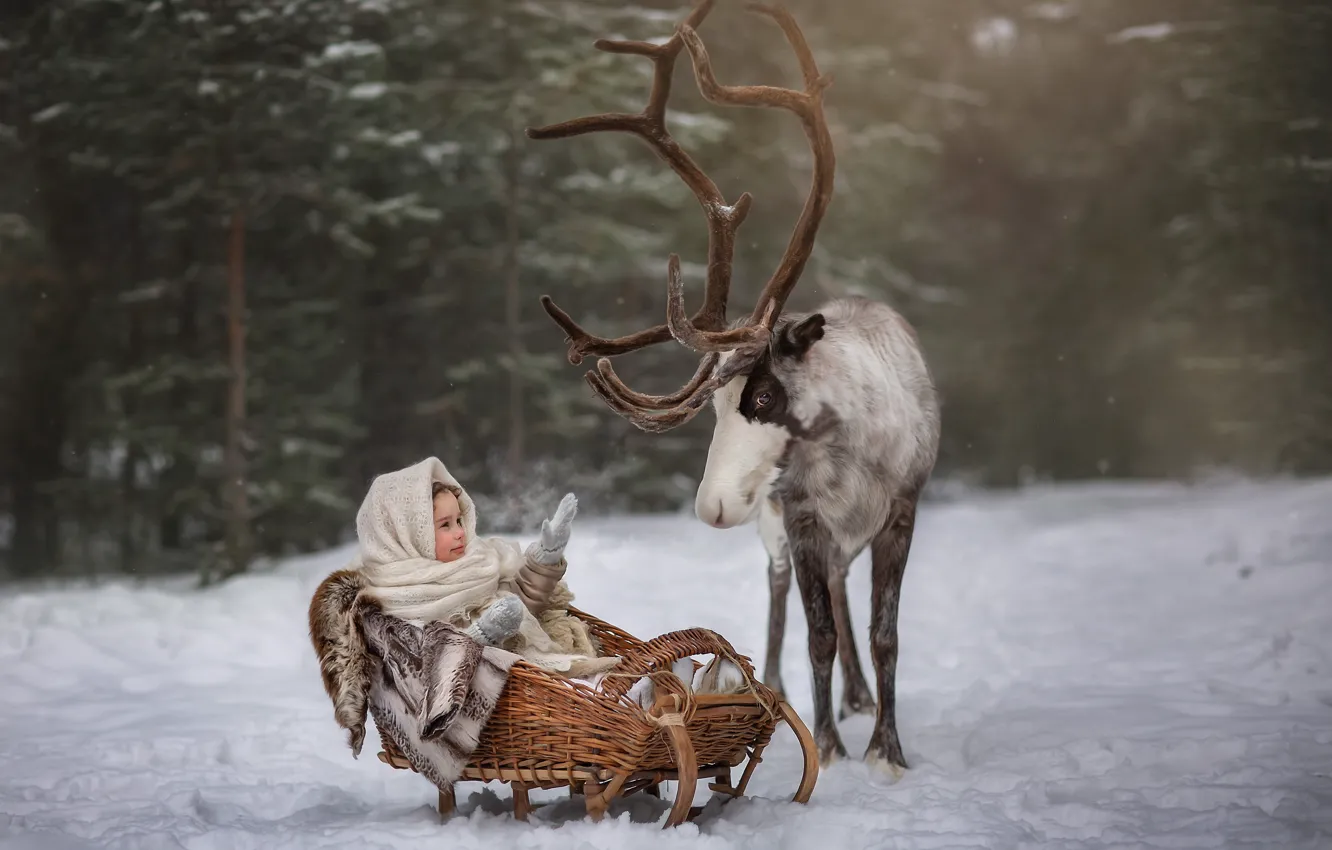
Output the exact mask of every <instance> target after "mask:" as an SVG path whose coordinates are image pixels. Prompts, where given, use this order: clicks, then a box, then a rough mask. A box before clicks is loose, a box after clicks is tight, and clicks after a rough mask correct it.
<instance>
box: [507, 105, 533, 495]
mask: <svg viewBox="0 0 1332 850" xmlns="http://www.w3.org/2000/svg"><path fill="white" fill-rule="evenodd" d="M521 169H522V150H521V149H520V148H519V147H518V132H517V128H516V127H514V126H513V125H510V127H509V150H508V152H507V153H506V154H505V169H504V170H505V178H506V179H505V182H506V186H505V195H506V197H505V210H504V234H505V235H504V321H505V332H506V333H505V336H507V337H508V341H509V359H510V364H509V456H508V463H507V464H506V473H507V474H506V476H505V477H506V478H507V479H508V486H510V487H516V486H517V482H518V481H519V480H520V479H519V476H520V475H521V474H522V467H523V456H524V454H525V448H526V446H525V443H526V438H527V425H526V422H525V421H524V419H523V363H524V362H525V361H526V358H525V354H526V348H525V347H524V345H523V325H522V311H521V307H522V302H521V298H522V291H521V282H522V281H521V269H520V268H519V258H518V249H519V238H520V233H519V230H518V225H519V220H518V209H519V208H518V204H519V202H520V200H521V198H520V197H519V188H520V187H519V183H520V181H521V179H522V172H521Z"/></svg>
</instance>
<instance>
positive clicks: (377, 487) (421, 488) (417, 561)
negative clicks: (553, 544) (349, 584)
mask: <svg viewBox="0 0 1332 850" xmlns="http://www.w3.org/2000/svg"><path fill="white" fill-rule="evenodd" d="M436 481H438V482H439V483H441V484H444V485H445V486H447V487H449V488H450V489H451V490H453V492H454V493H456V494H457V496H458V506H459V508H460V510H461V513H462V521H463V527H464V529H466V532H467V547H466V549H465V550H464V552H463V555H462V557H461V558H459V559H458V560H456V561H452V562H450V563H447V564H446V563H441V562H440V561H437V560H435V521H434V500H433V499H432V497H431V489H432V486H433V483H434V482H436ZM356 534H357V536H358V537H359V538H360V543H361V546H360V553H359V556H358V563H355V564H353V565H352V567H353V568H354V569H357V570H358V571H359V572H360V573H361V574H362V575H363V576H365V579H366V582H367V584H368V586H367V587H366V588H364V589H363V590H362V591H361V593H362V594H363V595H365V596H366V597H368V598H370V599H374V600H375V601H377V602H378V603H379V604H380V605H381V606H382V608H383V611H384V613H385V614H388V615H389V616H392V617H398V618H400V619H403V620H407V621H409V622H413V623H416V624H417V625H424V624H425V623H429V622H434V621H442V622H447V623H451V624H453V625H455V626H459V627H464V626H466V625H467V624H468V623H470V622H471V621H472V620H473V619H475V617H476V616H478V615H479V614H480V613H481V612H482V611H484V610H485V609H486V608H487V607H488V606H489V605H490V604H491V603H493V602H494V601H495V600H496V599H497V598H498V597H499V594H500V593H503V592H507V593H517V585H516V583H515V579H516V577H517V574H518V569H519V567H521V566H522V565H523V562H524V559H525V555H524V553H523V551H522V549H520V548H519V546H518V544H517V543H515V542H513V541H510V540H505V539H503V538H499V537H487V538H480V537H477V535H476V506H475V504H474V503H473V501H472V498H471V497H470V496H469V495H467V490H466V489H465V488H463V486H462V485H461V484H459V483H458V481H457V479H455V478H454V477H453V476H452V475H451V474H449V471H448V469H446V468H445V466H444V464H443V462H442V461H440V460H439V458H435V457H430V458H426V459H425V460H423V461H421V462H419V463H416V464H414V465H412V466H409V467H407V468H406V469H400V470H398V471H396V472H390V473H386V474H384V475H380V476H378V477H377V478H375V480H374V482H373V483H372V484H371V485H370V491H369V492H368V493H367V494H366V497H365V501H364V502H362V503H361V509H360V511H358V512H357V514H356ZM503 648H504V649H506V650H509V651H511V652H514V653H516V654H517V655H518V656H519V657H521V658H522V659H524V660H525V661H528V662H531V663H533V664H536V665H538V666H540V667H544V668H546V669H548V670H557V671H560V672H563V673H566V674H568V675H570V676H587V675H592V674H595V673H597V672H601V671H603V670H609V669H611V668H612V667H614V666H615V665H616V664H617V663H618V661H619V659H618V658H614V657H610V658H594V657H590V656H587V655H577V654H571V653H568V652H567V651H565V649H564V647H561V646H560V645H559V644H558V643H557V642H555V641H554V640H552V639H551V637H550V635H549V634H547V633H546V631H545V630H544V629H543V628H542V626H541V622H540V621H539V620H538V619H537V618H536V616H534V615H533V614H532V612H531V611H529V610H527V608H526V607H524V608H523V622H522V626H521V628H520V630H519V633H518V634H517V635H516V636H514V637H513V638H511V639H509V640H508V641H506V642H505V644H504V646H503Z"/></svg>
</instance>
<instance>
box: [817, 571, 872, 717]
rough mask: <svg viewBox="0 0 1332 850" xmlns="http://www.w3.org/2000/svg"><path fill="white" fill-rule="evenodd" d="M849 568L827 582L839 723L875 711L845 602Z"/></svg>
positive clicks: (835, 573) (838, 572)
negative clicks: (838, 671) (837, 665)
mask: <svg viewBox="0 0 1332 850" xmlns="http://www.w3.org/2000/svg"><path fill="white" fill-rule="evenodd" d="M849 567H850V565H849V564H848V565H847V566H846V567H842V568H841V569H838V570H836V571H834V572H833V574H832V576H831V577H830V578H829V579H828V590H829V592H830V594H831V595H832V610H833V623H834V624H835V625H836V627H837V657H838V660H839V661H841V663H842V708H841V710H840V711H839V712H838V713H837V719H838V720H844V719H846V718H847V717H849V716H850V715H852V714H870V713H872V712H873V711H874V696H873V695H872V694H871V693H870V689H869V685H867V684H866V683H865V674H864V672H863V671H862V670H861V668H860V651H859V650H857V649H856V637H855V631H854V630H853V629H852V628H851V608H850V606H849V605H848V604H847V600H846V574H847V570H848V569H849Z"/></svg>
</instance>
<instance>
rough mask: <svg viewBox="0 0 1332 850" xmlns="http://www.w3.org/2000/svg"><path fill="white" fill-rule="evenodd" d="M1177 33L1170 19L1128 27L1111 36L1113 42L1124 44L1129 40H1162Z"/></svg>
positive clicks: (1110, 39)
mask: <svg viewBox="0 0 1332 850" xmlns="http://www.w3.org/2000/svg"><path fill="white" fill-rule="evenodd" d="M1174 33H1175V25H1174V24H1172V23H1169V22H1168V21H1162V22H1161V23H1156V24H1142V25H1140V26H1136V27H1126V28H1125V29H1122V30H1120V31H1119V32H1117V33H1115V34H1113V35H1111V36H1110V38H1109V41H1110V43H1111V44H1123V43H1125V42H1128V41H1161V40H1162V39H1166V38H1169V37H1170V36H1171V35H1173V34H1174Z"/></svg>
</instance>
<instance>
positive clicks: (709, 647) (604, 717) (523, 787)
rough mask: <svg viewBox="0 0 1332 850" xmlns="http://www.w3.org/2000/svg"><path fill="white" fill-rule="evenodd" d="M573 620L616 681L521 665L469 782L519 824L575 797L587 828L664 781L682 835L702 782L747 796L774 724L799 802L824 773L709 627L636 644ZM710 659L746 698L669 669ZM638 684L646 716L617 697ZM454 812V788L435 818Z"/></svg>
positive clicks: (804, 734)
mask: <svg viewBox="0 0 1332 850" xmlns="http://www.w3.org/2000/svg"><path fill="white" fill-rule="evenodd" d="M570 613H571V614H573V615H575V616H577V617H578V618H580V619H581V620H583V621H584V622H586V623H587V624H588V627H589V628H590V630H591V632H592V635H593V638H594V639H595V640H596V641H597V642H598V643H599V644H600V646H601V649H602V653H603V654H606V655H618V656H620V657H622V658H623V659H624V661H623V662H622V663H621V665H620V666H619V668H618V669H617V670H616V673H617V675H614V676H611V677H609V678H607V679H606V680H605V681H604V682H603V683H602V686H601V689H600V690H592V689H591V688H589V687H587V686H585V685H582V684H580V683H577V682H571V681H569V680H567V679H564V678H563V677H561V676H558V675H557V674H553V673H549V672H547V671H545V670H541V669H540V668H537V667H535V666H533V665H531V664H527V663H525V662H518V663H516V664H514V665H513V667H512V668H511V669H510V671H509V679H508V683H507V684H506V685H505V688H504V693H503V694H502V696H501V697H500V700H499V704H498V705H497V706H496V707H495V711H494V713H493V714H492V715H491V717H490V721H489V723H487V725H486V728H485V731H484V732H483V733H482V735H481V741H480V743H479V744H478V745H477V748H476V750H475V752H473V753H472V757H471V760H470V761H469V762H468V765H467V768H466V769H465V770H464V772H463V776H462V779H463V780H471V781H483V782H491V781H498V782H506V783H508V784H509V785H510V786H511V788H512V790H513V800H514V815H515V816H516V817H518V818H519V819H520V820H526V818H527V815H528V813H529V812H530V811H531V808H532V807H531V804H530V803H529V801H528V796H527V792H528V790H529V789H532V788H560V787H568V788H569V790H570V793H571V794H581V795H582V796H583V799H584V800H585V802H586V805H587V812H588V814H589V815H590V816H591V817H592V819H593V820H600V819H601V817H602V815H603V814H605V812H606V809H607V808H608V807H609V805H610V803H611V801H612V800H614V799H616V798H617V797H621V796H625V795H627V794H632V793H634V792H635V791H645V792H647V793H649V794H653V795H654V796H655V795H657V794H658V785H659V784H660V783H661V782H663V781H676V782H678V783H679V785H678V790H677V793H676V798H675V804H674V806H673V807H672V809H671V812H670V815H669V817H668V818H667V819H666V824H665V825H666V826H667V827H671V826H677V825H679V824H681V823H683V822H685V821H686V820H688V819H690V818H691V817H693V816H695V815H696V814H697V813H698V811H697V810H696V809H693V808H692V807H691V804H692V802H693V797H694V789H695V786H696V784H697V781H698V779H699V778H700V777H708V778H712V779H714V780H715V781H714V782H712V783H711V784H710V785H709V788H711V789H712V790H713V791H716V792H718V793H720V794H722V795H723V796H724V797H725V798H727V799H730V798H734V797H739V796H742V795H743V794H744V790H745V787H746V785H748V783H749V779H750V776H751V775H752V774H753V772H754V768H755V767H756V766H757V765H758V764H759V762H760V761H762V755H763V750H764V748H765V747H767V745H768V741H769V740H770V739H771V737H772V733H773V730H774V729H775V728H776V725H777V723H778V721H780V720H785V721H786V722H787V723H788V724H789V725H790V726H791V728H792V730H793V731H794V732H795V734H796V736H797V738H799V740H800V745H801V749H802V750H803V753H804V775H803V776H802V777H801V780H800V785H799V787H798V789H797V790H796V793H795V796H794V798H793V799H794V800H795V802H798V803H804V802H807V801H808V800H809V797H810V794H811V793H813V791H814V783H815V781H816V780H817V778H818V770H819V765H818V756H817V753H816V751H815V746H814V740H813V737H812V736H811V735H810V734H809V730H808V729H807V728H806V727H805V724H804V723H803V722H801V720H800V717H799V716H798V715H797V714H796V713H795V711H794V710H793V709H792V708H791V707H790V705H788V704H787V703H786V702H785V700H783V699H782V698H781V697H780V696H779V695H778V694H776V693H775V692H773V691H772V690H771V689H770V688H767V687H766V686H764V685H763V684H762V683H761V682H759V681H758V679H757V677H756V676H755V675H754V669H753V666H752V665H751V664H750V661H749V659H748V658H746V657H744V656H742V655H739V654H737V653H736V652H735V650H734V648H732V646H731V645H730V643H728V642H727V641H726V639H725V638H723V637H721V636H720V635H718V634H716V633H715V632H711V631H708V630H706V629H687V630H685V631H679V632H670V633H669V634H664V635H661V636H660V637H656V638H653V639H652V640H649V641H641V640H639V639H637V638H635V637H634V636H632V635H630V634H628V633H626V632H624V631H622V630H620V629H618V628H616V627H615V626H612V625H611V624H609V623H606V622H604V621H602V620H599V619H597V618H596V617H593V616H591V615H589V614H586V613H584V612H582V611H579V610H577V609H570ZM705 654H716V655H719V656H723V657H726V658H729V659H731V660H732V661H734V662H735V663H736V664H737V665H739V666H740V668H741V670H742V672H743V673H744V675H745V678H746V679H747V683H748V685H749V692H747V693H742V694H725V695H721V694H705V695H697V696H695V695H692V694H690V693H688V692H687V690H686V688H685V687H684V685H683V683H681V682H680V680H679V679H677V678H676V677H675V676H674V675H673V674H671V673H670V668H671V664H672V662H674V661H676V660H678V659H680V658H686V657H688V656H691V655H705ZM621 673H623V674H626V675H618V674H621ZM640 675H651V676H652V677H653V680H654V683H655V684H656V693H657V702H656V704H655V705H654V706H653V708H652V710H651V711H643V710H642V709H641V708H639V707H638V706H636V705H631V704H629V703H626V702H623V701H621V699H620V698H621V697H622V696H623V695H624V694H625V693H626V692H627V691H628V689H629V688H630V687H631V686H632V685H633V683H634V682H635V681H636V680H637V678H638V677H639V676H640ZM380 741H381V742H382V744H383V747H384V751H383V752H381V753H380V754H379V759H380V761H383V762H384V763H386V764H388V765H391V766H392V767H395V768H399V769H405V770H412V769H413V768H412V766H411V764H410V763H409V762H408V761H407V759H406V758H405V757H404V756H403V755H402V753H401V752H399V751H398V750H397V748H396V747H395V746H394V745H393V742H392V741H390V740H389V739H388V738H387V737H386V736H385V735H384V734H383V733H382V732H381V733H380ZM746 761H747V762H748V763H747V764H746V765H745V769H744V772H743V774H742V775H741V777H740V781H739V782H738V783H737V784H734V785H733V784H732V783H731V769H732V768H734V767H737V766H739V765H740V764H741V763H742V762H746ZM453 807H454V795H453V788H452V787H449V788H441V789H440V793H439V810H440V814H441V815H448V814H450V813H451V812H452V811H453Z"/></svg>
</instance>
